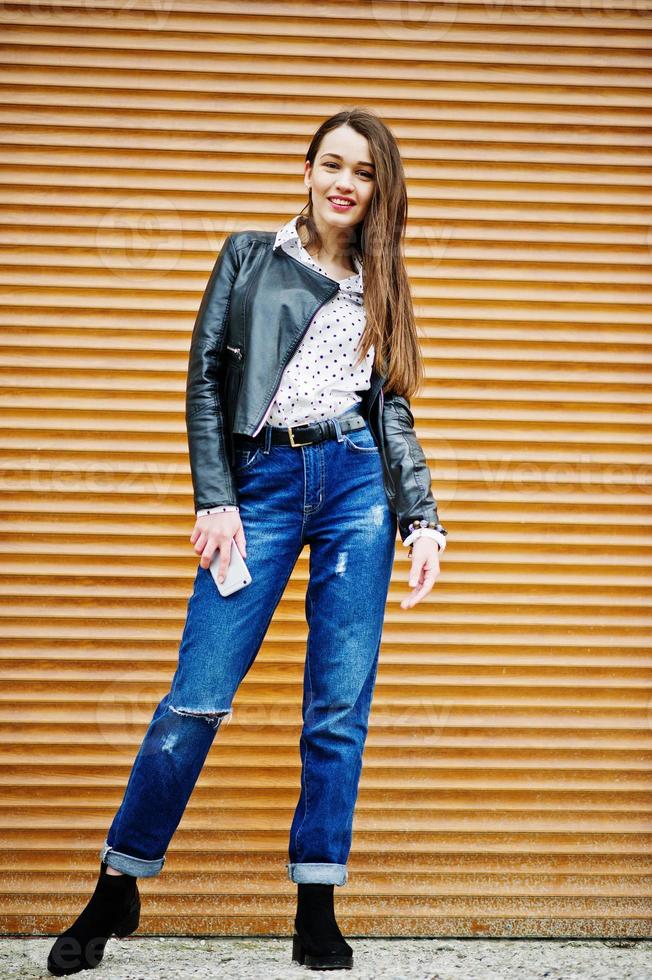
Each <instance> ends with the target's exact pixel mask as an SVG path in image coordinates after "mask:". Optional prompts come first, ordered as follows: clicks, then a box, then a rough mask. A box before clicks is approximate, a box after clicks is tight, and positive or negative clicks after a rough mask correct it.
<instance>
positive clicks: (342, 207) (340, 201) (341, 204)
mask: <svg viewBox="0 0 652 980" xmlns="http://www.w3.org/2000/svg"><path fill="white" fill-rule="evenodd" d="M328 200H329V201H330V202H331V204H332V205H333V207H334V208H336V209H337V210H338V211H347V210H348V209H349V208H352V207H354V206H355V201H352V200H351V198H349V197H329V198H328Z"/></svg>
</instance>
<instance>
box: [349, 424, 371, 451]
mask: <svg viewBox="0 0 652 980" xmlns="http://www.w3.org/2000/svg"><path fill="white" fill-rule="evenodd" d="M342 439H343V442H344V445H345V446H346V448H347V449H350V450H352V451H353V452H354V453H380V449H379V448H378V446H377V445H376V441H375V439H374V437H373V435H372V432H371V429H370V428H369V426H368V425H365V426H363V427H362V428H360V429H351V430H350V431H349V432H343V433H342Z"/></svg>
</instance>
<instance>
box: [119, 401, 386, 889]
mask: <svg viewBox="0 0 652 980" xmlns="http://www.w3.org/2000/svg"><path fill="white" fill-rule="evenodd" d="M351 412H354V413H358V412H359V409H358V406H357V405H356V406H354V407H353V408H352V409H349V410H347V412H344V413H342V415H339V416H336V417H335V418H334V419H331V420H330V426H331V429H332V431H334V432H335V434H336V437H333V438H330V439H325V440H324V441H323V442H320V443H312V444H310V445H307V446H304V447H301V448H299V447H292V446H285V445H272V443H271V438H270V437H271V430H270V427H269V426H266V427H265V429H264V430H263V431H264V432H265V442H264V443H263V444H262V445H261V446H259V447H255V446H254V448H253V449H252V448H241V449H238V450H237V454H236V461H235V464H234V467H233V473H234V478H235V481H236V486H237V489H238V496H239V506H240V518H241V520H242V524H243V527H244V531H245V537H246V541H247V557H246V562H247V566H248V568H249V570H250V572H251V575H252V582H251V584H250V585H248V586H245V587H244V588H243V589H240V590H239V591H238V592H235V593H233V594H232V595H230V596H226V597H223V596H221V595H220V593H219V592H218V590H217V587H216V585H215V582H214V580H213V578H212V576H211V574H210V572H209V571H208V569H205V568H202V567H201V565H199V567H198V569H197V574H196V577H195V582H194V589H193V592H192V595H191V596H190V598H189V600H188V611H187V618H186V622H185V626H184V630H183V635H182V638H181V644H180V648H179V660H178V665H177V669H176V672H175V674H174V677H173V679H172V683H171V686H170V690H169V692H168V693H167V694H166V695H165V696H164V697H163V699H162V700H161V701H160V702H159V704H158V706H157V708H156V710H155V712H154V715H153V717H152V720H151V722H150V724H149V727H148V729H147V731H146V733H145V737H144V739H143V742H142V744H141V747H140V749H139V751H138V754H137V756H136V759H135V762H134V765H133V768H132V770H131V774H130V776H129V779H128V782H127V786H126V789H125V793H124V797H123V800H122V803H121V804H120V807H119V809H118V810H117V812H116V814H115V817H114V819H113V822H112V824H111V826H110V829H109V831H108V833H107V836H106V840H105V842H104V845H103V846H102V849H101V851H100V855H101V857H102V859H103V860H105V861H106V862H107V863H108V864H109V865H111V867H113V868H116V869H117V870H118V871H124V872H126V873H127V874H131V875H136V876H142V877H150V876H153V875H157V874H158V873H159V872H160V870H161V868H162V867H163V864H164V863H165V853H166V850H167V847H168V845H169V843H170V840H171V839H172V836H173V834H174V832H175V830H176V828H177V826H178V824H179V822H180V820H181V817H182V816H183V813H184V810H185V808H186V804H187V802H188V800H189V798H190V795H191V793H192V790H193V787H194V786H195V783H196V781H197V778H198V776H199V774H200V772H201V770H202V767H203V764H204V761H205V759H206V756H207V754H208V751H209V749H210V748H211V744H212V742H213V740H214V737H215V734H216V732H217V730H218V729H219V727H220V724H221V723H222V721H223V719H224V718H225V716H227V715H228V714H229V713H230V711H231V705H232V701H233V698H234V696H235V693H236V691H237V690H238V687H239V685H240V682H241V681H242V679H243V678H244V676H245V675H246V673H247V672H248V670H249V668H250V667H251V665H252V664H253V662H254V660H255V658H256V655H257V653H258V651H259V649H260V647H261V645H262V642H263V639H264V637H265V634H266V633H267V629H268V626H269V624H270V620H271V618H272V615H273V613H274V610H275V609H276V607H277V605H278V603H279V601H280V599H281V596H282V595H283V592H284V591H285V587H286V585H287V582H288V579H289V578H290V575H291V573H292V570H293V569H294V566H295V564H296V562H297V559H298V557H299V555H300V553H301V551H302V549H303V547H304V545H305V544H308V545H309V546H310V579H309V584H308V588H307V592H306V601H305V612H306V619H307V623H308V642H307V652H306V660H305V668H304V686H303V704H302V717H303V727H302V731H301V737H300V742H299V754H300V757H301V790H300V794H299V799H298V802H297V805H296V810H295V812H294V818H293V820H292V825H291V828H290V839H289V850H288V856H289V861H288V862H287V863H286V865H285V866H286V868H287V873H288V877H289V878H290V880H291V881H295V882H322V883H326V884H335V885H344V884H346V882H347V880H348V872H347V859H348V855H349V850H350V847H351V835H352V825H353V813H354V808H355V803H356V798H357V794H358V783H359V778H360V773H361V769H362V755H363V751H364V745H365V741H366V737H367V729H368V717H369V711H370V707H371V701H372V695H373V691H374V686H375V681H376V672H377V668H378V655H379V650H380V642H381V634H382V629H383V620H384V615H385V604H386V600H387V592H388V589H389V583H390V576H391V571H392V566H393V561H394V551H395V544H396V530H397V528H396V517H395V515H394V514H392V512H391V511H390V509H389V506H388V502H387V497H386V494H385V490H384V485H383V476H382V461H381V456H380V452H379V450H378V448H377V446H376V444H375V442H374V439H373V436H372V434H371V431H370V430H369V428H368V426H365V427H363V428H360V429H356V430H351V431H349V432H347V433H342V430H341V427H340V426H339V421H338V420H339V419H341V418H342V417H343V416H344V415H348V414H350V413H351ZM324 424H326V423H324ZM299 438H300V437H299Z"/></svg>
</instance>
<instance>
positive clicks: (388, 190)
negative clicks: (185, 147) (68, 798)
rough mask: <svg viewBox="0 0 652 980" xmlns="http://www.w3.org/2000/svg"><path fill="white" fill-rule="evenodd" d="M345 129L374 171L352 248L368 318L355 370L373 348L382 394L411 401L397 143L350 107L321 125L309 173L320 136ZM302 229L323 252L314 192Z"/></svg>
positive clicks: (403, 197)
mask: <svg viewBox="0 0 652 980" xmlns="http://www.w3.org/2000/svg"><path fill="white" fill-rule="evenodd" d="M344 125H347V126H350V127H351V128H352V129H355V131H356V132H358V133H360V134H361V135H362V136H365V137H366V138H367V140H368V143H369V149H370V152H371V161H372V163H373V164H374V166H375V170H376V186H375V190H374V193H373V195H372V197H371V201H370V203H369V208H368V210H367V213H366V215H365V217H364V220H363V221H361V222H359V224H358V225H357V226H356V229H355V243H354V248H356V249H357V251H358V254H359V255H360V257H361V259H362V261H363V264H364V265H363V276H364V305H365V314H366V326H365V329H364V333H363V335H362V338H361V340H360V344H359V350H360V356H359V358H358V361H357V362H356V366H357V365H358V364H360V363H361V362H362V360H363V359H364V357H365V355H366V354H367V351H368V350H369V348H370V347H371V345H372V344H373V345H374V367H375V369H376V370H377V371H378V372H379V373H380V374H384V375H386V376H387V381H386V382H385V384H384V386H383V387H384V389H385V390H386V391H395V392H397V393H398V394H399V395H405V396H406V397H408V398H411V397H412V396H413V395H414V394H415V393H416V392H417V390H418V389H419V387H420V386H421V383H422V381H423V377H424V370H423V360H422V356H421V349H420V347H419V340H418V337H417V327H416V321H415V318H414V310H413V307H412V296H411V293H410V282H409V279H408V274H407V270H406V268H405V261H404V258H403V249H404V241H405V227H406V224H407V210H408V206H407V191H406V188H405V173H404V170H403V161H402V160H401V155H400V153H399V149H398V145H397V143H396V139H395V137H394V135H393V133H392V132H391V131H390V129H389V127H388V126H387V125H386V124H385V123H384V122H383V121H382V119H380V117H379V116H377V115H376V114H375V113H373V112H371V111H370V110H368V109H365V108H363V107H361V106H353V107H352V108H350V109H344V110H342V112H338V113H337V114H336V115H334V116H330V117H329V118H328V119H326V120H325V121H324V122H323V123H322V124H321V126H320V127H319V129H318V130H317V132H316V133H315V135H314V136H313V138H312V140H311V142H310V146H309V147H308V151H307V153H306V160H309V161H310V166H311V167H312V166H314V162H315V158H316V156H317V153H318V152H319V147H320V144H321V141H322V140H323V138H324V136H325V135H326V134H327V133H329V132H330V131H331V130H332V129H337V127H338V126H344ZM304 211H305V212H306V213H305V214H304V213H303V212H304ZM300 228H304V229H305V231H306V232H307V239H306V242H305V244H306V246H307V247H309V248H312V247H313V246H317V247H318V248H319V247H321V239H320V236H319V232H318V231H317V227H316V225H315V222H314V219H313V215H312V191H309V193H308V203H307V204H306V205H305V206H304V208H303V209H302V211H301V213H300V216H299V219H298V221H297V232H298V231H299V229H300Z"/></svg>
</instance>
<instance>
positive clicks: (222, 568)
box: [190, 510, 247, 582]
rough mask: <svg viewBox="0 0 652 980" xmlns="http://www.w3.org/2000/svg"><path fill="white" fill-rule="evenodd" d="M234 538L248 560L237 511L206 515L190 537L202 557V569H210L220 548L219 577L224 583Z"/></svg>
mask: <svg viewBox="0 0 652 980" xmlns="http://www.w3.org/2000/svg"><path fill="white" fill-rule="evenodd" d="M234 538H235V543H236V546H237V548H238V551H239V552H240V554H241V555H242V557H243V558H246V557H247V543H246V541H245V533H244V528H243V526H242V521H241V520H240V515H239V513H238V512H237V510H226V511H220V512H218V513H216V514H204V516H203V517H198V518H197V523H196V524H195V527H194V530H193V532H192V534H191V535H190V541H191V543H192V544H193V545H194V547H195V551H196V552H197V554H198V555H201V558H200V561H199V564H200V565H201V567H202V568H208V566H209V565H210V563H211V561H212V559H213V555H214V554H215V551H216V550H217V549H218V548H219V551H220V560H219V564H218V568H217V577H218V578H219V580H220V582H223V581H224V576H225V575H226V572H227V569H228V567H229V561H230V560H231V541H232V540H233V539H234Z"/></svg>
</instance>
